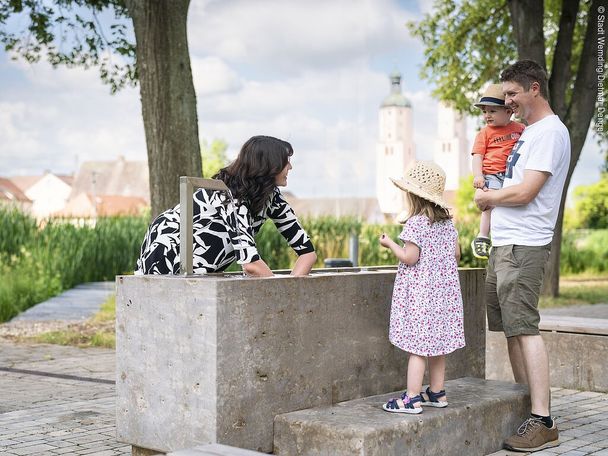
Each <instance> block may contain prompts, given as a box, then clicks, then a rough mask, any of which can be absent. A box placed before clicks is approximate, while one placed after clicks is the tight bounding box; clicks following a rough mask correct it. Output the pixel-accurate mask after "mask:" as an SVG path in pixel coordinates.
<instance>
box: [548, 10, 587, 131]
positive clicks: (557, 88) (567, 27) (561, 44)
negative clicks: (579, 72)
mask: <svg viewBox="0 0 608 456" xmlns="http://www.w3.org/2000/svg"><path fill="white" fill-rule="evenodd" d="M579 3H580V1H574V0H571V1H564V2H563V3H562V14H561V16H560V20H559V32H558V34H557V43H556V45H555V51H554V53H553V68H551V78H550V79H549V96H550V100H551V106H552V108H553V110H554V111H555V113H556V114H557V115H558V116H559V117H560V119H564V117H565V115H566V110H567V109H568V108H567V106H566V88H567V86H568V81H569V80H570V58H571V57H572V40H573V36H574V26H575V25H576V15H577V14H578V9H579Z"/></svg>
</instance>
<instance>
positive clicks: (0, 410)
mask: <svg viewBox="0 0 608 456" xmlns="http://www.w3.org/2000/svg"><path fill="white" fill-rule="evenodd" d="M114 359H115V356H114V350H105V349H79V348H75V347H61V346H54V345H17V344H13V343H10V342H1V343H0V454H2V455H58V454H62V455H84V454H92V455H99V456H109V455H120V454H131V447H130V446H129V445H125V444H123V443H119V442H117V441H116V438H115V407H116V405H115V389H114V370H115V369H114V365H115V361H114Z"/></svg>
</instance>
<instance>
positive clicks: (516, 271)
mask: <svg viewBox="0 0 608 456" xmlns="http://www.w3.org/2000/svg"><path fill="white" fill-rule="evenodd" d="M500 79H501V82H502V89H503V92H504V94H505V105H506V106H508V107H510V108H511V109H512V110H513V112H514V114H515V115H516V116H517V117H519V118H521V119H523V120H525V121H526V123H527V124H528V126H527V127H526V129H525V130H524V132H523V133H522V135H521V137H520V139H519V141H517V143H516V144H515V145H514V146H513V150H512V151H511V153H510V155H509V158H508V159H507V169H506V173H505V181H504V186H503V188H502V189H500V190H494V191H491V192H489V191H484V190H480V189H478V190H477V191H476V193H475V202H476V204H477V206H478V207H479V209H481V210H485V209H487V208H491V207H495V208H494V210H493V211H492V226H491V233H492V243H493V248H492V252H491V254H490V259H489V262H488V273H487V279H486V301H487V312H488V327H489V330H490V331H503V332H504V334H505V336H506V337H507V345H508V349H509V359H510V361H511V367H512V369H513V375H514V377H515V381H516V382H518V383H526V384H528V386H529V389H530V397H531V402H532V410H531V415H530V418H528V419H527V420H526V421H524V423H523V424H522V425H521V426H520V427H519V429H518V430H517V433H516V434H515V435H513V436H511V437H509V438H508V439H507V440H506V441H505V447H506V448H508V449H511V450H515V451H536V450H540V449H542V448H548V447H553V446H557V445H559V440H558V430H557V426H556V425H555V423H554V421H553V419H552V417H551V415H550V410H549V403H550V395H551V393H550V389H549V385H550V383H549V359H548V356H547V350H546V349H545V345H544V342H543V339H542V338H541V336H540V333H539V331H538V323H539V321H540V316H539V313H538V297H539V294H540V289H541V285H542V280H543V276H544V272H545V264H546V262H547V259H548V257H549V253H550V247H551V240H552V239H553V230H554V228H555V222H556V220H557V215H558V212H559V205H560V200H561V195H562V191H563V188H564V182H565V180H566V175H567V173H568V167H569V165H570V136H569V134H568V130H567V129H566V126H565V125H564V124H563V123H562V122H561V121H560V120H559V118H558V117H557V116H556V115H555V114H554V113H553V111H552V110H551V107H550V106H549V102H548V101H547V99H548V88H547V75H546V73H545V71H544V70H543V69H542V67H541V66H540V65H538V64H537V63H536V62H533V61H531V60H521V61H519V62H516V63H514V64H513V65H511V66H510V67H508V68H507V69H505V70H504V71H503V72H502V74H501V76H500Z"/></svg>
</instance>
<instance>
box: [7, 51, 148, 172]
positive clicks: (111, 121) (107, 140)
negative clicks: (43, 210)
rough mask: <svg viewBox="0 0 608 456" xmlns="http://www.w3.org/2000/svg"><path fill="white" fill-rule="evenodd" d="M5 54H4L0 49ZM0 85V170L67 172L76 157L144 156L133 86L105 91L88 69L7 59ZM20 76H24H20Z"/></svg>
mask: <svg viewBox="0 0 608 456" xmlns="http://www.w3.org/2000/svg"><path fill="white" fill-rule="evenodd" d="M4 55H5V54H4ZM7 66H8V67H9V70H8V71H7V73H11V72H12V73H16V74H17V75H19V76H20V82H19V83H12V87H11V84H8V83H5V84H4V87H3V89H0V98H2V99H3V100H5V101H4V102H3V103H2V105H1V106H0V137H2V138H3V140H2V144H1V146H0V158H1V160H0V175H17V174H38V173H41V172H42V171H44V170H50V171H53V172H58V173H72V172H74V171H75V170H76V166H77V162H82V161H85V160H111V159H114V158H115V157H116V156H118V155H120V154H122V155H124V156H126V157H128V158H132V159H136V158H137V159H144V158H145V156H146V149H145V141H144V131H143V122H142V118H141V107H140V104H139V94H138V92H139V91H138V90H137V89H125V90H124V91H122V92H120V93H119V94H117V95H114V96H112V95H110V94H109V89H108V88H107V87H106V86H104V85H103V84H102V83H101V81H100V80H99V78H94V77H92V74H93V73H92V72H91V71H85V70H83V69H80V68H74V69H67V68H59V69H53V68H52V67H51V66H50V65H49V64H47V63H44V62H41V63H39V64H37V65H31V66H30V65H27V64H25V65H24V64H22V63H21V64H15V63H13V62H11V63H10V64H9V65H7ZM23 76H25V79H24V78H23Z"/></svg>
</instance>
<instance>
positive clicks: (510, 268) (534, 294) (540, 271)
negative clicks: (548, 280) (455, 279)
mask: <svg viewBox="0 0 608 456" xmlns="http://www.w3.org/2000/svg"><path fill="white" fill-rule="evenodd" d="M550 253H551V244H550V243H549V244H547V245H543V246H539V247H535V246H534V247H533V246H526V245H504V246H499V247H492V250H491V252H490V259H489V261H488V271H487V276H486V304H487V310H488V329H489V330H490V331H503V332H504V333H505V336H506V337H513V336H520V335H536V334H539V332H538V323H539V321H540V315H539V314H538V296H539V295H540V288H541V286H542V283H543V276H544V275H545V265H546V264H547V259H548V258H549V254H550Z"/></svg>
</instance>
